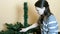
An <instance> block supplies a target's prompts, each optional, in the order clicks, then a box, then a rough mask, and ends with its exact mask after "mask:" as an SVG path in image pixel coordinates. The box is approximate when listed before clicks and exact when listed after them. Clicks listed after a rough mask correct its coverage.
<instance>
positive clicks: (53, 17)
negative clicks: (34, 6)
mask: <svg viewBox="0 0 60 34" xmlns="http://www.w3.org/2000/svg"><path fill="white" fill-rule="evenodd" d="M48 20H49V21H56V18H55V16H54V15H50V16H49V17H48Z"/></svg>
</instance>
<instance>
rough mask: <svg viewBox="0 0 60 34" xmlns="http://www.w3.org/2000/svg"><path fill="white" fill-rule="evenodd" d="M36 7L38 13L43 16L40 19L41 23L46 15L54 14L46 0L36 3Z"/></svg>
mask: <svg viewBox="0 0 60 34" xmlns="http://www.w3.org/2000/svg"><path fill="white" fill-rule="evenodd" d="M35 7H36V10H37V12H38V14H39V15H41V17H40V19H39V21H40V23H43V20H44V17H45V16H46V17H49V16H50V15H51V14H52V13H51V12H50V9H49V4H48V2H47V1H46V0H45V1H44V2H43V0H39V1H37V2H36V3H35ZM39 21H38V23H39Z"/></svg>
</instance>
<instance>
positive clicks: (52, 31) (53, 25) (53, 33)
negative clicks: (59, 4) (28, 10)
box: [48, 16, 58, 34]
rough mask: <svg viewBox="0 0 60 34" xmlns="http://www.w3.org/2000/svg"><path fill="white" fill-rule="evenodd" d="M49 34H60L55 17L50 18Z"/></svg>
mask: <svg viewBox="0 0 60 34" xmlns="http://www.w3.org/2000/svg"><path fill="white" fill-rule="evenodd" d="M48 34H58V23H57V21H56V19H55V17H54V16H51V17H50V18H49V23H48Z"/></svg>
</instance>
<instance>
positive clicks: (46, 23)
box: [20, 0, 58, 34]
mask: <svg viewBox="0 0 60 34" xmlns="http://www.w3.org/2000/svg"><path fill="white" fill-rule="evenodd" d="M35 7H36V10H37V13H38V14H39V15H40V16H41V17H40V18H39V20H38V22H37V23H34V24H33V25H31V26H29V27H27V28H23V29H22V30H21V31H20V32H26V31H28V30H29V29H32V28H35V27H37V26H40V28H41V34H58V24H57V21H56V19H55V16H54V15H53V14H52V13H51V12H50V9H49V5H48V2H47V1H43V0H39V1H37V2H36V3H35ZM41 26H42V27H41Z"/></svg>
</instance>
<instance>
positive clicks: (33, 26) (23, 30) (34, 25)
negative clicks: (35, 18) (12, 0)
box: [20, 23, 38, 32]
mask: <svg viewBox="0 0 60 34" xmlns="http://www.w3.org/2000/svg"><path fill="white" fill-rule="evenodd" d="M37 26H38V23H34V24H33V25H31V26H29V27H27V28H23V29H22V30H20V32H26V31H28V30H29V29H32V28H35V27H37Z"/></svg>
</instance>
